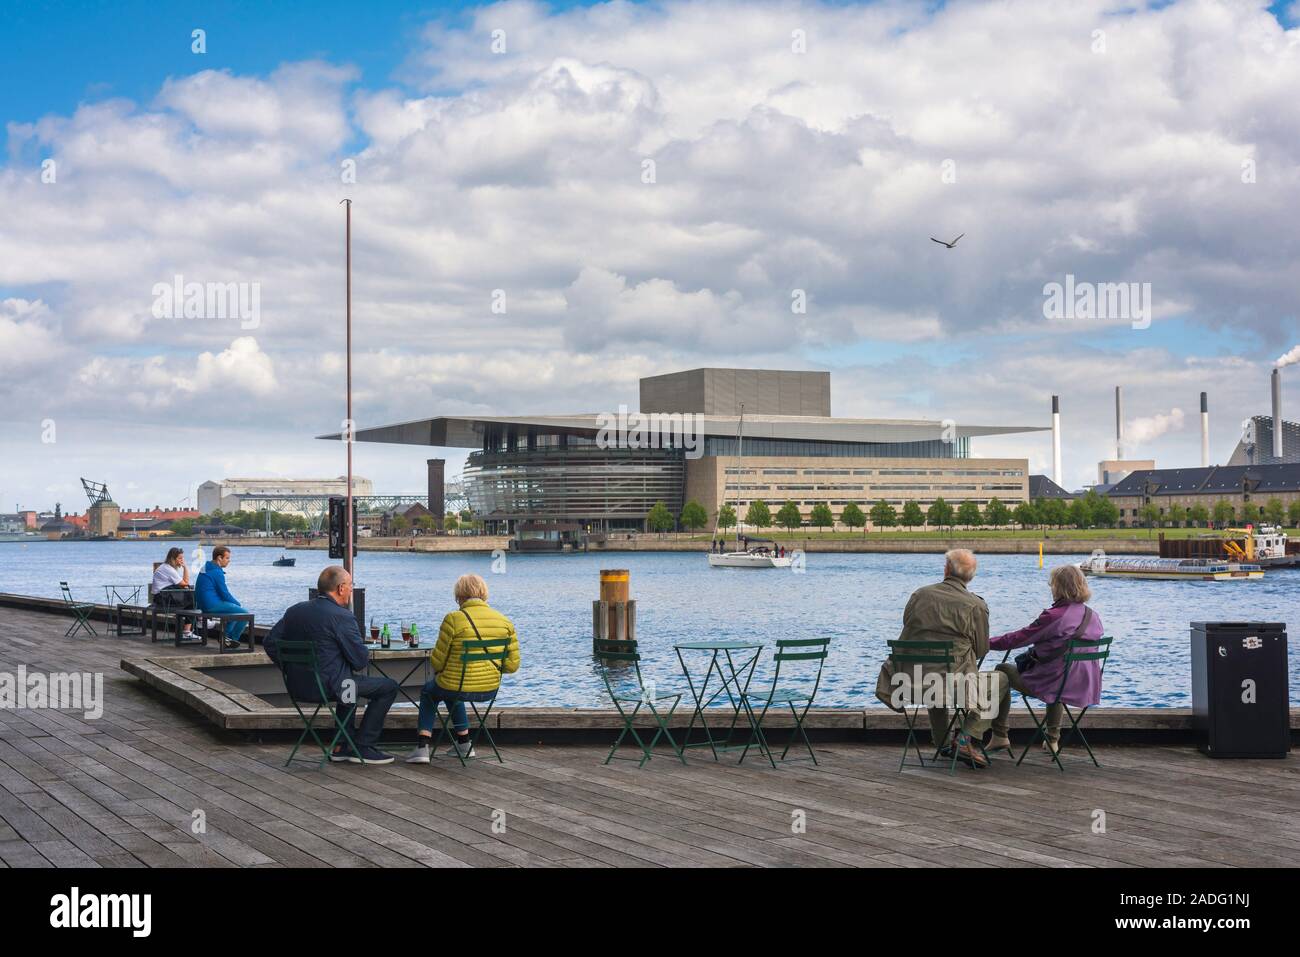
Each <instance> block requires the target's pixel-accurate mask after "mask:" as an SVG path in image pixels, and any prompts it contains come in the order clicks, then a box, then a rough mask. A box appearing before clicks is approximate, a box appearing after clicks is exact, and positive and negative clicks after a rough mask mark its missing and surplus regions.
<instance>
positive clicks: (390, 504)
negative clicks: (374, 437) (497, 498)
mask: <svg viewBox="0 0 1300 957" xmlns="http://www.w3.org/2000/svg"><path fill="white" fill-rule="evenodd" d="M330 498H331V496H329V495H258V494H255V493H254V494H250V495H241V496H240V497H239V507H240V511H243V512H262V511H266V512H290V513H296V514H299V515H305V516H306V517H307V521H308V523H309V524H310V525H311V529H312V531H314V532H315V531H320V527H321V524H322V523H323V522H324V520H325V516H326V514H328V512H329V500H330ZM352 501H353V502H355V503H356V508H357V514H358V515H381V514H383V513H385V512H392V511H400V510H403V509H407V508H410V507H411V506H412V505H426V504H428V501H429V497H428V495H426V494H423V493H422V494H418V495H417V494H402V495H354V496H352ZM467 508H469V499H468V498H467V497H466V495H465V487H464V484H463V483H462V482H461V480H460V479H453V480H452V481H450V482H448V483H447V484H446V486H445V487H444V490H443V509H444V511H445V512H458V513H459V512H462V511H464V510H465V509H467ZM268 523H269V518H268Z"/></svg>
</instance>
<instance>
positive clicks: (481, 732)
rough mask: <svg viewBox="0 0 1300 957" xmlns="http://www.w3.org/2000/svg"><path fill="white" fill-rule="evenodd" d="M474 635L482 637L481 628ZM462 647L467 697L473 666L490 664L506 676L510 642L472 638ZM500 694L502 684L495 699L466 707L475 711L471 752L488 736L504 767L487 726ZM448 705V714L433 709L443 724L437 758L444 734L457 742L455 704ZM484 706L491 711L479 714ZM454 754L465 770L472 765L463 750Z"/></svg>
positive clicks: (462, 678) (462, 679)
mask: <svg viewBox="0 0 1300 957" xmlns="http://www.w3.org/2000/svg"><path fill="white" fill-rule="evenodd" d="M465 617H466V618H469V615H466V616H465ZM470 624H471V625H473V624H474V620H473V619H472V618H471V619H470ZM474 631H475V633H476V634H477V633H478V626H477V625H474ZM460 647H461V653H460V681H459V682H458V683H457V688H456V691H457V692H459V693H463V691H464V687H465V672H467V671H468V670H469V667H468V666H469V664H470V663H471V662H474V661H486V662H488V663H490V664H491V665H492V667H494V668H496V670H497V671H498V672H500V673H503V674H504V673H505V670H506V659H507V658H509V657H510V639H509V638H508V637H507V638H472V639H470V640H468V641H462V642H461V645H460ZM500 691H501V686H500V685H499V684H498V685H497V689H496V691H494V692H493V693H492V697H491V698H489V699H488V700H487V701H486V702H475V701H466V702H465V703H466V704H468V705H469V706H470V708H471V710H473V712H474V721H475V727H474V730H473V731H472V732H471V733H470V739H469V742H470V747H469V750H470V751H471V752H473V750H474V746H475V745H477V744H478V741H479V738H481V737H484V736H486V737H487V742H488V744H489V745H490V746H491V748H492V753H493V754H495V755H496V756H497V761H498V762H500V763H501V764H505V761H503V760H502V759H501V752H500V751H498V750H497V743H496V741H494V740H493V739H492V732H491V730H489V729H488V726H487V720H488V717H489V715H491V714H492V706H493V705H495V704H496V701H497V694H498V693H500ZM444 703H446V704H447V709H446V712H445V714H444V712H442V711H440V710H439V709H438V704H437V702H434V705H433V709H434V714H436V715H437V716H438V723H439V729H438V737H437V738H436V739H435V740H434V742H433V753H434V754H435V755H436V754H437V753H438V747H439V745H440V744H441V743H442V737H443V735H444V734H445V735H446V736H447V738H448V740H454V735H453V734H452V728H451V704H450V703H447V702H444ZM480 703H483V704H486V705H487V707H486V708H484V709H483V713H482V714H479V710H478V706H479V704H480ZM453 750H454V751H455V753H456V757H458V758H460V763H461V767H464V766H465V765H467V764H469V761H468V760H467V759H466V757H465V755H464V754H462V753H461V752H460V749H459V748H454V749H453Z"/></svg>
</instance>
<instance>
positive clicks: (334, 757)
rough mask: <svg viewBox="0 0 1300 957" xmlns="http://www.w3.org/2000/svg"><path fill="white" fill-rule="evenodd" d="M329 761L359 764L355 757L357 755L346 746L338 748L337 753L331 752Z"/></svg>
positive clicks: (359, 761)
mask: <svg viewBox="0 0 1300 957" xmlns="http://www.w3.org/2000/svg"><path fill="white" fill-rule="evenodd" d="M330 760H331V761H333V762H335V763H339V762H342V761H351V762H352V763H353V764H360V763H361V759H360V758H359V757H357V753H356V752H355V751H353V750H352V749H351V748H349V747H348V746H347V745H346V744H345V745H344V746H343V747H341V748H339V749H338V750H337V751H334V752H332V753H331V754H330Z"/></svg>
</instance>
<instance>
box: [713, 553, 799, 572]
mask: <svg viewBox="0 0 1300 957" xmlns="http://www.w3.org/2000/svg"><path fill="white" fill-rule="evenodd" d="M790 562H791V558H790V556H789V555H780V556H778V555H775V554H773V553H772V551H771V549H767V548H751V549H750V550H749V551H747V552H723V553H722V554H718V553H717V552H710V553H709V567H710V568H789V567H790Z"/></svg>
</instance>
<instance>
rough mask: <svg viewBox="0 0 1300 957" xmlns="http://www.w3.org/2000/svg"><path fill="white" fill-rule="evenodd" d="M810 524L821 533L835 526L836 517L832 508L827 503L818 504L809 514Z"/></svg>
mask: <svg viewBox="0 0 1300 957" xmlns="http://www.w3.org/2000/svg"><path fill="white" fill-rule="evenodd" d="M808 524H809V525H812V526H814V527H816V529H817V530H818V531H819V532H820V531H821V530H822V529H824V528H825V527H826V526H827V525H834V524H835V516H834V515H832V514H831V507H830V506H829V505H827V504H826V503H825V502H818V503H817V504H816V505H814V506H813V507H812V511H811V512H809V513H808Z"/></svg>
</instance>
